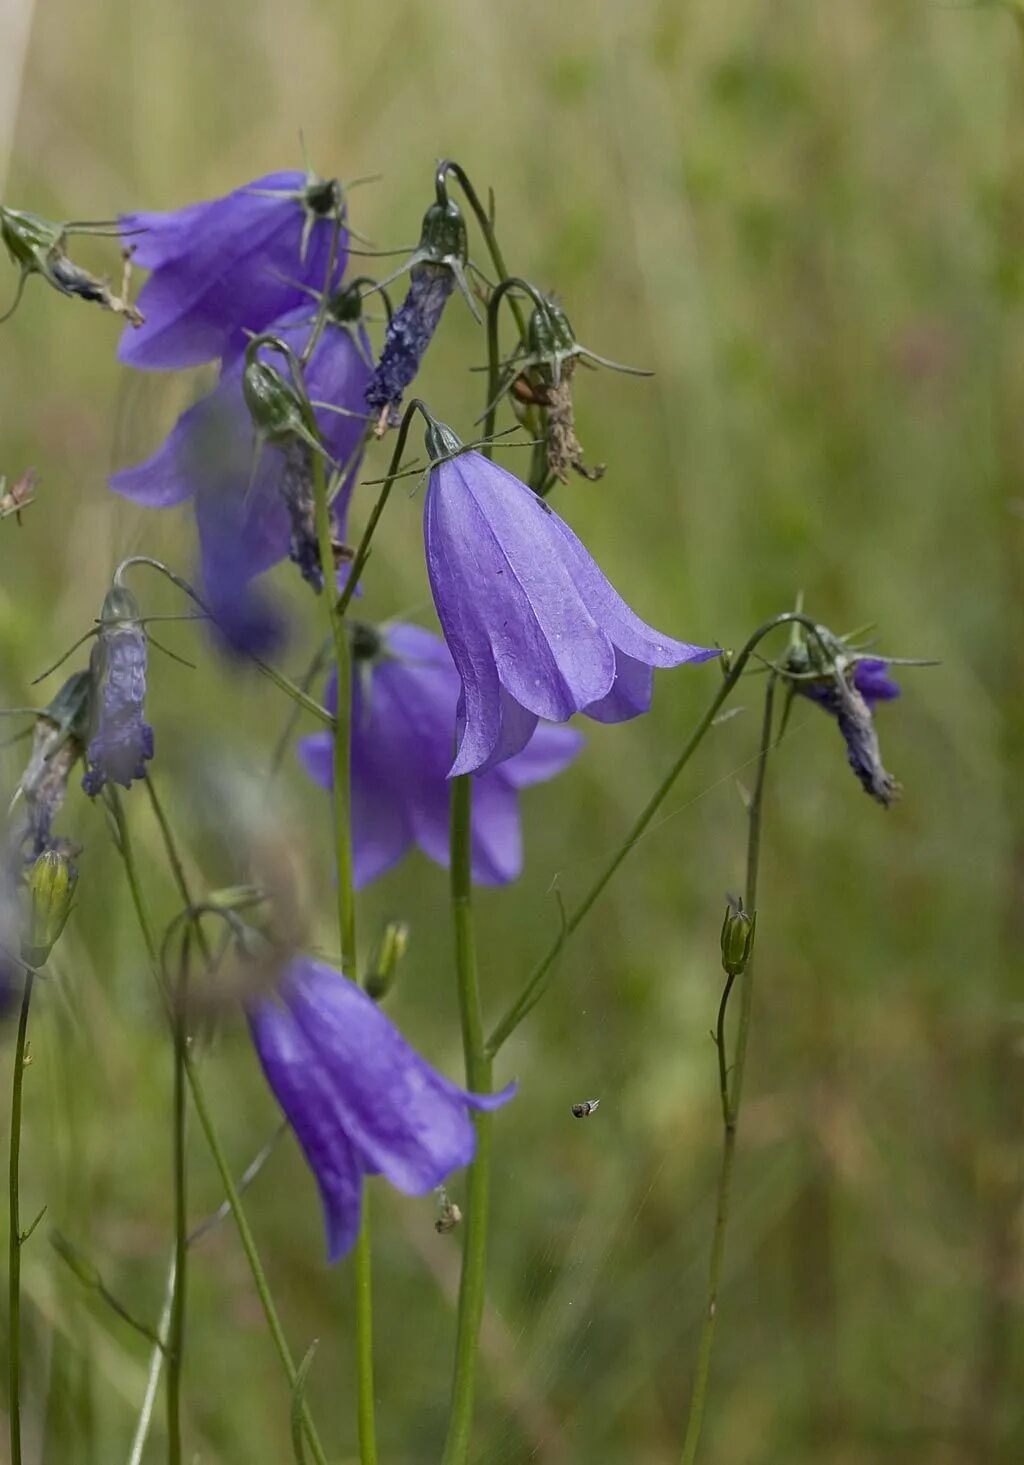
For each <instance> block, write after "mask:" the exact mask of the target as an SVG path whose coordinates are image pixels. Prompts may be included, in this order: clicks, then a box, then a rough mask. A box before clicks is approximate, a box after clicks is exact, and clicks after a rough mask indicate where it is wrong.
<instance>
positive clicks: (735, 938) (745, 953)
mask: <svg viewBox="0 0 1024 1465" xmlns="http://www.w3.org/2000/svg"><path fill="white" fill-rule="evenodd" d="M756 924H757V912H756V911H755V912H754V914H753V915H751V914H750V913H749V912H748V911H745V910H744V909H743V902H742V901H741V900H740V901H737V902H736V903H735V904H733V902H732V901H730V902H729V904H728V905H727V906H726V908H725V920H724V921H723V922H722V966H723V967H724V968H725V972H726V975H727V976H729V977H738V976H741V975H742V974H743V972H744V971H746V968H747V963H748V962H749V960H750V953H751V952H752V951H753V949H754V928H755V926H756Z"/></svg>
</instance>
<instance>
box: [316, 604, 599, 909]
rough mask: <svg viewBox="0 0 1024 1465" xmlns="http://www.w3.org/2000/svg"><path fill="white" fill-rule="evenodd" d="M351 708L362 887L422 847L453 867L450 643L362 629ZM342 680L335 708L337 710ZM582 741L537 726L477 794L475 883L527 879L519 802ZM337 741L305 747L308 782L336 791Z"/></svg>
mask: <svg viewBox="0 0 1024 1465" xmlns="http://www.w3.org/2000/svg"><path fill="white" fill-rule="evenodd" d="M354 655H355V668H356V672H357V675H356V677H355V680H354V685H353V706H352V841H353V856H354V862H355V880H356V884H357V885H358V886H363V885H367V884H369V882H370V881H371V880H375V879H377V877H378V876H379V875H382V874H384V872H385V871H386V870H389V869H391V867H392V866H393V865H395V864H397V863H398V861H399V860H400V859H401V858H402V856H403V855H404V854H405V853H406V852H407V850H408V849H409V847H410V846H411V845H413V844H417V845H418V846H419V847H420V849H421V850H422V851H423V852H424V854H425V855H427V856H428V857H429V858H430V859H432V860H434V861H435V862H436V863H437V864H439V865H444V866H447V864H448V859H449V847H448V844H449V833H448V821H449V805H450V800H451V786H450V784H449V783H448V782H447V773H448V768H449V766H450V764H451V761H452V748H453V747H454V741H455V724H456V708H457V706H458V701H459V674H458V672H457V671H456V670H455V666H454V664H453V662H452V659H451V655H450V653H449V651H448V648H447V646H446V645H445V643H444V642H443V641H442V640H441V639H440V637H438V636H435V635H434V634H433V632H431V631H427V630H424V629H423V628H422V627H420V626H410V625H390V626H386V627H381V628H380V629H379V630H375V629H373V628H371V627H363V626H358V627H357V629H356V635H355V643H354ZM337 699H338V692H337V680H336V678H335V677H333V676H332V678H331V681H330V683H329V685H328V689H327V706H328V707H329V708H330V709H331V710H332V711H333V710H334V708H335V707H336V706H337ZM582 741H583V740H582V738H581V737H580V735H579V733H577V732H574V731H572V730H571V729H569V728H561V727H538V728H537V729H536V731H535V732H534V734H533V736H532V737H531V739H530V740H529V742H528V744H527V745H526V747H525V748H524V749H523V750H522V752H520V753H518V754H517V755H516V756H515V757H514V758H510V759H509V760H508V762H506V763H502V764H501V766H500V767H499V768H495V769H494V770H493V771H492V772H490V773H485V774H482V775H481V776H480V777H479V778H477V779H476V780H475V782H474V786H473V818H472V875H473V879H474V881H475V882H476V883H477V884H479V885H503V884H505V883H507V882H508V881H510V880H514V879H515V878H516V876H517V875H519V873H520V871H521V870H522V865H523V847H522V832H521V830H520V827H519V811H518V807H517V795H518V792H519V790H520V789H522V788H526V787H528V786H529V785H530V784H533V783H543V782H545V781H546V780H547V779H549V778H554V777H555V775H556V774H558V773H560V772H561V771H562V769H563V768H565V767H566V766H567V765H568V764H569V763H570V762H571V761H572V759H573V758H574V757H575V756H576V754H577V753H578V752H579V750H580V747H581V745H582ZM332 747H333V739H332V736H331V734H330V733H312V734H311V735H310V736H309V737H307V738H303V739H302V740H301V741H300V743H299V756H300V758H301V759H302V763H303V766H304V767H305V769H306V772H307V773H308V774H309V776H310V777H311V778H313V779H315V780H316V782H317V783H319V784H322V785H323V787H324V788H330V787H331V786H332V785H333V781H334V770H333V755H332Z"/></svg>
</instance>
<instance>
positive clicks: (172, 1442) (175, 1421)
mask: <svg viewBox="0 0 1024 1465" xmlns="http://www.w3.org/2000/svg"><path fill="white" fill-rule="evenodd" d="M191 944H192V943H191V939H190V933H189V932H188V931H186V933H185V935H184V937H183V939H182V951H181V965H180V968H179V976H178V984H177V988H176V990H175V993H174V1007H173V1012H172V1022H173V1037H174V1110H173V1112H174V1155H173V1174H174V1301H173V1303H172V1305H171V1326H170V1332H169V1334H168V1339H167V1460H168V1465H181V1458H182V1451H181V1376H182V1369H183V1367H184V1362H185V1298H186V1287H187V1279H186V1267H187V1264H188V1215H187V1189H186V1187H187V1166H186V1160H185V1062H186V1059H187V1057H188V1034H187V1031H186V1022H187V1018H186V1011H187V984H188V962H189V952H190V948H191Z"/></svg>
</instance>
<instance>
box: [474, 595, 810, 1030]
mask: <svg viewBox="0 0 1024 1465" xmlns="http://www.w3.org/2000/svg"><path fill="white" fill-rule="evenodd" d="M793 623H797V624H799V625H802V626H804V627H805V628H806V629H807V630H808V631H809V632H810V633H811V634H812V635H814V636H815V637H816V638H817V637H818V636H819V632H818V628H817V625H816V624H815V622H814V621H812V620H811V618H810V617H809V616H805V615H802V614H801V613H800V612H799V611H784V612H783V613H782V614H781V615H777V616H773V617H772V619H771V620H770V621H765V623H764V624H763V625H762V626H759V627H758V628H757V630H756V631H755V632H754V634H753V635H752V636H751V637H750V639H749V641H748V642H747V643H746V645H745V646H744V647H743V649H742V650H741V651H740V652H739V653H738V654H737V656H736V657H735V659H734V660H733V662H732V665H731V666H730V668H729V671H728V673H727V674H726V676H725V678H724V679H723V681H722V685H721V686H720V687H719V689H718V691H717V692H716V693H715V695H714V697H713V698H712V699H711V704H710V706H709V707H708V709H707V711H706V712H705V713H704V716H703V717H702V718H701V720H700V721H699V722H698V724H697V726H696V727H695V728H694V730H693V733H692V734H691V736H690V738H689V739H688V741H687V742H686V744H685V746H684V747H683V750H682V752H681V753H680V754H679V756H678V758H677V759H676V761H675V762H674V763H673V764H672V767H671V768H670V769H669V771H668V773H667V774H666V775H665V777H664V778H663V779H662V781H661V783H660V784H659V785H658V787H657V788H656V789H655V791H654V793H653V794H652V795H651V797H650V799H649V800H648V802H647V804H646V805H645V806H644V808H643V810H642V811H641V813H640V815H639V817H638V818H637V819H636V821H635V823H634V824H633V827H632V829H631V830H630V831H629V833H628V834H627V836H626V838H625V840H624V842H623V843H622V845H620V847H619V848H618V850H616V852H615V854H614V855H613V856H612V857H611V859H610V860H609V861H608V863H607V865H606V866H605V867H604V869H603V870H602V871H601V873H600V874H599V875H598V877H597V879H596V880H595V881H594V883H593V885H592V886H591V887H590V889H589V890H588V891H587V893H586V895H585V896H584V897H583V899H582V900H581V901H580V903H579V904H578V905H577V907H576V909H575V910H574V911H573V913H572V915H570V916H568V917H567V919H566V920H565V922H564V924H563V925H562V928H561V930H560V931H559V933H558V935H557V936H556V937H555V939H554V941H553V942H552V943H551V946H550V947H549V949H548V951H547V952H546V953H545V954H544V956H542V957H541V959H540V961H539V962H538V963H537V965H536V966H535V967H534V969H533V971H532V972H531V973H530V976H529V977H528V978H527V980H526V983H525V985H524V987H523V990H522V991H521V992H520V994H519V996H518V997H517V998H516V999H515V1001H514V1002H513V1003H512V1005H511V1006H510V1007H509V1009H508V1011H507V1012H506V1013H505V1015H504V1017H503V1018H501V1020H500V1021H499V1022H498V1024H497V1026H496V1027H495V1028H494V1030H493V1032H492V1033H491V1036H490V1037H489V1038H488V1040H487V1052H488V1053H489V1054H490V1055H491V1057H492V1058H493V1057H494V1056H495V1055H496V1054H497V1052H498V1050H499V1049H500V1048H501V1046H502V1044H503V1043H504V1042H506V1041H507V1039H508V1038H510V1037H511V1036H512V1034H513V1033H514V1032H515V1030H516V1028H517V1027H518V1026H519V1024H520V1023H521V1022H522V1020H523V1018H524V1017H526V1015H527V1013H529V1012H531V1011H532V1010H533V1008H534V1007H535V1006H536V1005H537V1003H538V1002H539V1001H540V999H541V997H542V996H543V995H544V993H545V992H546V990H547V988H548V985H549V983H550V981H551V978H552V974H553V973H552V969H553V967H554V965H555V962H556V961H557V959H558V957H559V956H560V955H561V953H562V949H563V947H564V946H565V944H566V942H567V941H568V939H569V937H570V936H571V935H572V934H573V932H574V931H575V930H576V929H577V927H578V926H579V925H581V923H582V922H583V920H584V918H585V917H586V916H587V915H588V914H589V912H590V911H591V909H592V908H593V906H594V904H595V903H596V901H597V899H598V897H599V896H600V895H601V893H602V892H603V890H604V888H605V886H606V885H607V884H608V882H609V881H610V880H611V878H612V876H613V875H614V874H615V872H616V871H617V870H618V868H619V866H620V865H621V864H622V863H623V862H624V860H625V859H626V856H627V855H628V854H629V852H630V850H631V849H633V847H634V846H635V845H636V844H637V843H638V842H639V840H640V839H641V837H642V836H643V833H644V831H645V830H646V829H647V826H648V825H649V824H650V822H651V820H652V819H653V818H654V816H655V814H656V813H657V812H658V810H659V809H660V807H661V805H662V804H663V803H664V801H665V799H666V798H667V797H668V795H669V794H670V793H671V791H672V788H673V785H674V784H675V782H676V779H677V778H678V777H679V775H680V773H682V771H683V769H684V768H685V767H686V765H687V763H688V762H689V761H690V758H691V757H692V755H693V754H694V753H695V752H696V750H697V748H698V747H699V746H700V743H701V741H702V740H703V738H704V734H705V733H706V732H707V731H708V729H709V728H710V727H711V725H712V723H713V722H714V720H715V718H716V717H717V715H718V712H719V710H720V708H721V707H722V704H723V703H724V702H725V701H726V699H727V698H728V697H729V695H730V693H731V692H732V690H733V688H734V687H735V686H736V683H737V682H738V681H739V679H740V677H741V675H742V674H743V669H744V667H745V666H746V664H747V662H748V661H749V660H750V657H751V655H752V653H753V651H754V648H755V647H756V646H757V644H758V642H760V641H761V640H763V639H764V637H765V636H767V635H768V634H769V633H770V632H771V631H774V630H776V629H777V628H778V627H779V626H785V625H790V624H793Z"/></svg>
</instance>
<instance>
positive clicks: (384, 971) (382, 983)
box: [364, 921, 409, 1002]
mask: <svg viewBox="0 0 1024 1465" xmlns="http://www.w3.org/2000/svg"><path fill="white" fill-rule="evenodd" d="M408 945H409V927H408V925H407V923H406V922H405V921H388V923H387V925H386V926H385V927H384V930H383V931H382V932H381V936H380V940H379V941H378V942H377V945H376V946H375V947H374V950H373V955H372V956H371V957H370V964H369V966H368V967H367V969H366V981H365V983H364V985H365V987H366V992H367V995H368V996H370V997H372V998H373V1000H374V1002H379V1001H380V1000H381V998H382V997H385V996H386V995H387V993H388V992H389V991H390V990H391V987H392V986H393V984H394V980H395V975H396V973H397V971H398V964H399V962H400V961H401V960H402V958H403V956H404V955H405V953H406V949H407V948H408Z"/></svg>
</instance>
